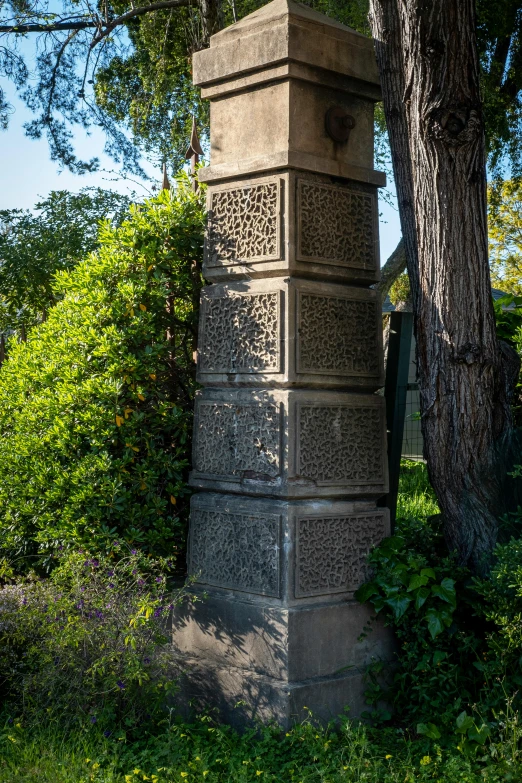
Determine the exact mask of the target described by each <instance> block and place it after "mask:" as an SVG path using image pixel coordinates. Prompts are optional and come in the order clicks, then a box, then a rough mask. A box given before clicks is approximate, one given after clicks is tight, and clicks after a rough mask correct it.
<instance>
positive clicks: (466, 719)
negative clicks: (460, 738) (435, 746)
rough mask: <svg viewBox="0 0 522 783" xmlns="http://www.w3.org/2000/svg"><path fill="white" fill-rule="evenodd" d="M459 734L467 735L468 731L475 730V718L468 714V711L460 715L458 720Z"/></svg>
mask: <svg viewBox="0 0 522 783" xmlns="http://www.w3.org/2000/svg"><path fill="white" fill-rule="evenodd" d="M456 724H457V734H466V732H467V731H468V729H471V728H473V725H474V724H473V718H472V717H471V716H470V715H468V714H467V712H466V710H464V711H463V712H461V713H460V715H459V716H458V718H457V720H456Z"/></svg>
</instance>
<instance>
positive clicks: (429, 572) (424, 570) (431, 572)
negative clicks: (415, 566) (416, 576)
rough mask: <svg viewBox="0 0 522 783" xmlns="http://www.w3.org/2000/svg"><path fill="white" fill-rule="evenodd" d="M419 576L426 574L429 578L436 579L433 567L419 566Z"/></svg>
mask: <svg viewBox="0 0 522 783" xmlns="http://www.w3.org/2000/svg"><path fill="white" fill-rule="evenodd" d="M421 576H427V577H428V578H429V579H436V578H437V575H436V573H435V571H434V570H433V568H421Z"/></svg>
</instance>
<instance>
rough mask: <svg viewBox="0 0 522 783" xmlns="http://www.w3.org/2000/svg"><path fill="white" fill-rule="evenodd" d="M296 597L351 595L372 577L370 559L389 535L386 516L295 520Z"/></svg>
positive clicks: (359, 515)
mask: <svg viewBox="0 0 522 783" xmlns="http://www.w3.org/2000/svg"><path fill="white" fill-rule="evenodd" d="M296 526H297V530H296V537H297V546H296V570H295V596H296V598H304V597H306V596H313V595H326V594H328V593H341V592H352V591H354V590H357V588H358V587H360V585H361V584H363V582H365V581H366V580H367V579H368V577H369V573H370V570H369V566H368V563H367V557H368V554H369V552H370V550H371V549H372V548H373V547H374V546H376V545H377V544H378V543H379V542H380V541H381V540H382V539H383V538H384V537H385V536H386V535H387V534H388V530H387V522H386V516H385V515H384V514H383V513H379V512H376V513H368V514H356V515H350V516H322V517H301V518H298V519H297V520H296Z"/></svg>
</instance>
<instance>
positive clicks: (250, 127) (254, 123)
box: [174, 0, 391, 725]
mask: <svg viewBox="0 0 522 783" xmlns="http://www.w3.org/2000/svg"><path fill="white" fill-rule="evenodd" d="M194 82H195V84H197V85H200V86H201V87H202V96H203V98H207V99H209V100H210V117H211V121H210V127H211V155H210V166H209V167H208V168H206V169H204V170H203V171H201V172H200V180H202V181H204V182H206V183H207V184H208V210H209V222H208V232H207V242H206V251H205V265H204V274H205V277H206V279H207V280H208V281H210V282H211V285H209V286H208V287H207V288H205V289H204V291H203V296H202V306H201V321H200V333H199V334H200V341H199V345H200V347H199V357H198V377H199V382H200V383H201V384H202V386H203V390H202V391H201V392H200V394H199V396H198V399H197V404H196V420H195V431H194V458H193V472H192V474H191V485H192V486H193V487H194V488H195V489H196V490H198V492H197V494H195V495H194V496H193V498H192V512H191V527H190V542H189V550H190V551H189V567H190V572H191V573H192V574H194V575H197V586H196V592H198V591H199V592H201V593H203V592H204V593H205V594H206V597H205V598H203V600H202V601H201V602H196V603H194V604H191V605H190V606H189V607H187V608H186V610H185V611H184V613H183V615H181V616H180V617H178V618H177V620H176V623H175V629H174V645H175V648H176V649H177V650H178V651H179V653H180V654H181V655H182V656H183V659H184V660H185V661H186V662H187V664H188V670H189V680H190V688H191V689H192V690H191V693H192V694H199V696H200V697H201V698H202V699H203V701H205V702H206V703H210V704H214V705H217V706H218V707H219V708H220V710H221V712H222V714H224V716H225V718H226V719H228V720H229V721H232V722H234V723H236V724H241V723H243V722H244V721H245V720H249V719H251V718H253V717H256V718H260V719H262V720H268V719H276V720H278V721H279V722H280V723H281V724H282V725H287V724H289V723H291V721H292V719H293V718H294V717H302V715H303V712H302V709H303V706H305V705H306V706H307V707H308V708H310V709H311V710H312V711H313V712H314V713H315V714H316V715H317V716H318V717H320V718H323V719H328V718H330V717H333V716H335V715H337V714H339V713H340V712H341V711H342V710H343V708H344V707H345V706H346V705H349V706H350V707H351V708H352V714H354V715H357V714H358V713H359V712H360V711H361V709H363V708H364V705H363V695H362V694H363V690H364V687H363V684H362V671H363V669H364V666H365V665H366V664H367V663H368V662H369V661H370V660H371V658H372V657H380V658H385V657H386V656H387V655H388V654H389V652H390V649H391V641H390V637H389V635H388V634H387V632H386V631H385V629H383V628H382V627H381V626H380V625H378V624H376V625H374V626H373V631H372V632H370V633H368V634H367V635H366V636H365V637H364V638H363V639H360V638H359V637H360V635H361V633H362V632H363V629H364V628H365V625H366V624H367V623H368V620H369V613H368V611H367V609H366V607H362V606H360V605H359V604H358V603H357V602H356V601H355V600H354V599H353V593H354V591H355V590H356V589H357V587H358V586H359V585H360V584H361V583H362V582H363V581H364V579H365V577H366V575H367V565H366V557H367V554H368V551H369V550H370V548H371V547H372V546H373V545H374V544H376V543H377V542H378V541H379V540H380V539H382V538H383V537H384V536H386V535H388V526H389V522H388V513H387V511H386V510H384V509H382V508H378V507H377V505H376V501H377V499H378V498H379V497H380V496H382V495H383V494H385V493H386V491H387V475H386V458H385V455H386V449H385V410H384V399H383V398H382V397H380V396H377V395H375V393H374V392H375V390H376V389H377V388H378V387H380V386H382V384H383V377H382V375H383V366H382V345H381V335H382V328H381V313H380V303H379V302H378V300H377V299H376V295H375V292H374V291H373V290H371V289H370V288H369V286H370V285H371V284H372V283H374V282H376V281H377V280H378V277H379V252H378V251H379V247H378V213H377V186H379V185H382V184H384V176H383V175H382V174H381V173H379V172H377V171H374V169H373V108H374V102H375V101H376V100H378V99H379V96H380V89H379V78H378V72H377V66H376V63H375V60H374V54H373V45H372V42H371V40H369V39H367V38H365V37H363V36H361V35H359V34H358V33H356V32H354V31H353V30H350V29H349V28H347V27H344V26H343V25H341V24H338V23H337V22H335V21H333V20H331V19H328V18H327V17H325V16H323V15H321V14H318V13H316V12H315V11H312V10H310V9H309V8H307V7H306V6H303V5H300V4H297V3H294V2H292V0H274V2H272V3H270V4H268V5H266V6H264V7H263V8H261V9H260V10H258V11H256V12H255V13H253V14H251V15H250V16H248V17H246V18H245V19H243V20H241V21H240V22H238V23H237V24H235V25H233V26H231V27H229V28H227V29H226V30H223V31H222V32H220V33H218V34H217V35H214V36H213V37H212V38H211V43H210V48H209V49H207V50H205V51H202V52H199V53H197V54H196V55H195V56H194ZM238 702H239V703H240V706H235V705H237V703H238Z"/></svg>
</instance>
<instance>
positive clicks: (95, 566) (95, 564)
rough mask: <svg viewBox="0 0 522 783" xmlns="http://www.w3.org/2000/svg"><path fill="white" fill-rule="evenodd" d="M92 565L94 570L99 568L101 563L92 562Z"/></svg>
mask: <svg viewBox="0 0 522 783" xmlns="http://www.w3.org/2000/svg"><path fill="white" fill-rule="evenodd" d="M91 565H92V566H93V567H94V568H98V566H99V565H100V563H99V561H98V560H91Z"/></svg>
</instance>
